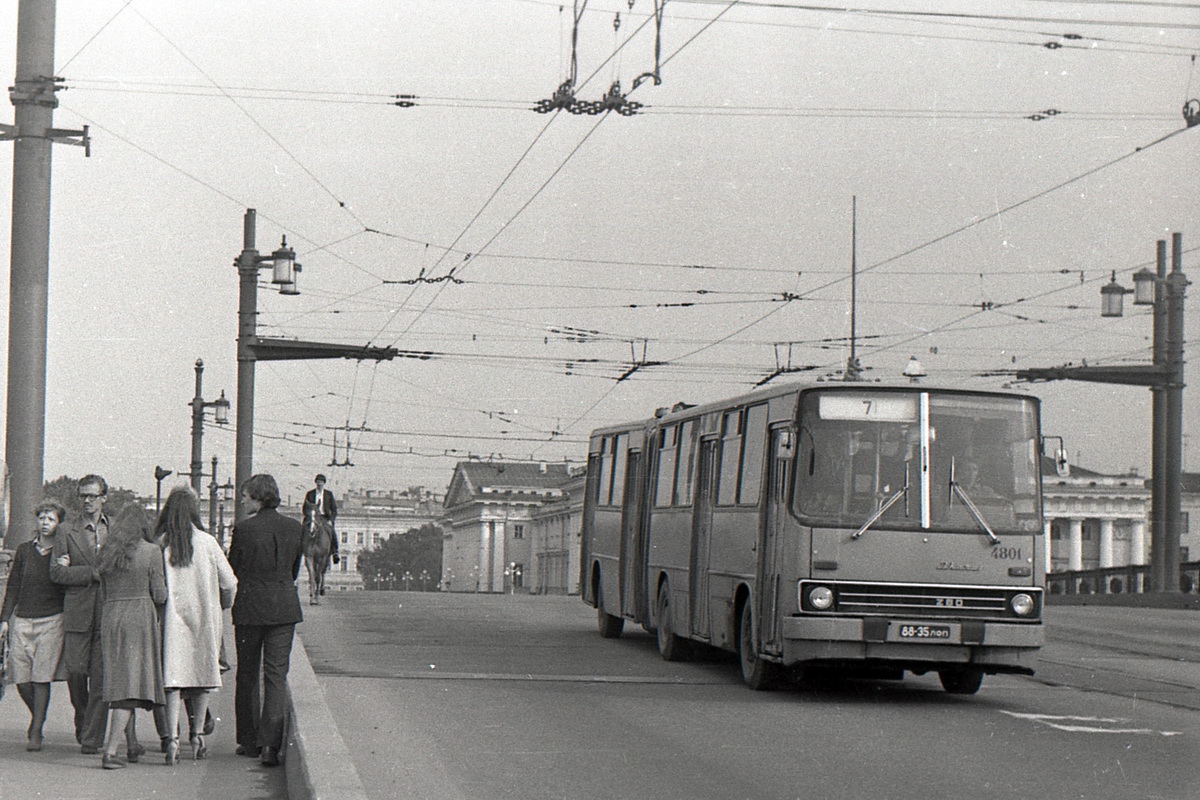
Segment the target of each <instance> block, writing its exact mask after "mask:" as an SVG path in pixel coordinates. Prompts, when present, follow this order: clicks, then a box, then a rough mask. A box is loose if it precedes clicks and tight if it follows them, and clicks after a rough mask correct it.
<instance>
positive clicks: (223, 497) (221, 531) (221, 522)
mask: <svg viewBox="0 0 1200 800" xmlns="http://www.w3.org/2000/svg"><path fill="white" fill-rule="evenodd" d="M216 472H217V470H216V465H213V474H214V475H215V474H216ZM234 488H235V487H234V485H233V483H232V482H230V481H226V482H225V483H223V484H221V485H220V486H218V487H217V491H218V492H220V494H218V495H217V542H219V543H220V545H221V547H222V548H224V547H225V506H226V505H228V504H229V503H230V502H232V501H233V491H234Z"/></svg>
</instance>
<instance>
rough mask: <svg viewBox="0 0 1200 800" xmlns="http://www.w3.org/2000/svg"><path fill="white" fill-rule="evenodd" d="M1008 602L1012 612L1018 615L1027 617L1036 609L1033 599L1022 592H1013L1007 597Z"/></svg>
mask: <svg viewBox="0 0 1200 800" xmlns="http://www.w3.org/2000/svg"><path fill="white" fill-rule="evenodd" d="M1008 604H1009V606H1010V607H1011V608H1012V610H1013V613H1014V614H1016V615H1017V616H1018V617H1028V616H1029V615H1030V614H1032V613H1033V612H1034V611H1035V610H1036V609H1037V603H1036V602H1035V601H1034V599H1033V598H1032V597H1030V596H1029V595H1027V594H1025V593H1024V592H1022V593H1021V594H1014V595H1013V596H1012V598H1011V599H1009V601H1008Z"/></svg>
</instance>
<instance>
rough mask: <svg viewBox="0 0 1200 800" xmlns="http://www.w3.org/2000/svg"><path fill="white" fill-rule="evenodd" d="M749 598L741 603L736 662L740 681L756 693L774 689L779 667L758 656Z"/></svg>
mask: <svg viewBox="0 0 1200 800" xmlns="http://www.w3.org/2000/svg"><path fill="white" fill-rule="evenodd" d="M753 605H754V604H753V603H752V602H751V600H750V598H746V601H745V602H744V603H742V619H741V624H740V625H739V626H738V661H739V662H741V666H742V680H743V681H744V682H745V684H746V685H747V686H749V687H750V688H751V689H753V690H754V691H756V692H761V691H764V690H766V689H772V688H774V686H775V684H776V683H777V681H778V678H779V665H778V664H774V663H772V662H770V661H764V660H763V659H761V658H759V656H758V648H757V645H756V644H755V642H754V607H753Z"/></svg>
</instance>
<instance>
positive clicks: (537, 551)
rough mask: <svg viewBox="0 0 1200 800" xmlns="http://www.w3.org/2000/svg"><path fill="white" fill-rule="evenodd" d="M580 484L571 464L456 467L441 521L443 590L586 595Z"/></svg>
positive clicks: (475, 463) (464, 464)
mask: <svg viewBox="0 0 1200 800" xmlns="http://www.w3.org/2000/svg"><path fill="white" fill-rule="evenodd" d="M580 480H581V477H580V476H579V475H578V474H572V473H571V471H570V470H569V469H568V468H567V466H566V465H565V464H545V463H533V462H529V463H526V462H491V463H484V462H478V461H464V462H460V463H459V464H458V465H456V466H455V468H454V475H453V476H452V477H451V479H450V487H449V489H447V490H446V501H445V504H444V507H443V509H442V512H443V513H442V516H441V519H440V520H439V524H440V525H441V527H442V530H444V531H445V539H444V540H443V543H442V589H443V590H444V591H448V592H514V593H516V592H520V593H528V592H531V591H536V592H547V591H555V592H569V591H572V590H573V589H574V590H575V591H578V577H577V573H578V571H579V520H580V519H582V505H583V492H582V483H579V481H580ZM573 481H574V482H576V483H579V485H578V486H577V487H575V488H574V491H573V490H572V487H573V486H574V484H573V483H572V482H573ZM573 497H575V498H577V499H575V500H573V499H572V498H573ZM572 568H573V569H574V573H576V574H574V575H573V574H572Z"/></svg>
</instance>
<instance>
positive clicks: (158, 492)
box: [154, 467, 173, 514]
mask: <svg viewBox="0 0 1200 800" xmlns="http://www.w3.org/2000/svg"><path fill="white" fill-rule="evenodd" d="M172 471H173V470H169V469H164V468H163V467H155V468H154V513H155V514H157V513H158V511H159V509H160V508H162V482H163V480H164V479H165V478H166V477H167V476H168V475H170V474H171V473H172Z"/></svg>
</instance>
